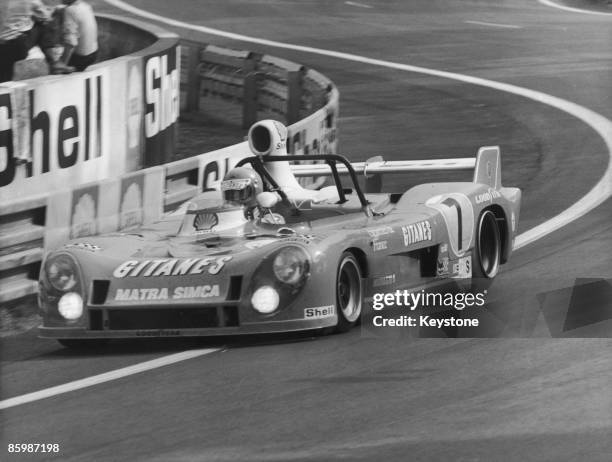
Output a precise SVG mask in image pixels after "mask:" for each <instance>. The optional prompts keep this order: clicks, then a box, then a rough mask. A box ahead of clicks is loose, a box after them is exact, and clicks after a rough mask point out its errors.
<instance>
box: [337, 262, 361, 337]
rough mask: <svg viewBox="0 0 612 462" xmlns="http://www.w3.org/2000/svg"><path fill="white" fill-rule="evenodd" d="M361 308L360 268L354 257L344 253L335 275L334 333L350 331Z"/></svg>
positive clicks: (357, 318)
mask: <svg viewBox="0 0 612 462" xmlns="http://www.w3.org/2000/svg"><path fill="white" fill-rule="evenodd" d="M362 306H363V282H362V277H361V268H360V267H359V262H358V261H357V259H356V258H355V256H354V255H353V254H352V253H350V252H344V253H343V254H342V256H341V257H340V263H339V264H338V271H337V273H336V307H337V310H338V324H337V325H336V332H346V331H348V330H350V329H351V328H352V327H353V326H354V325H355V324H356V323H357V321H358V320H359V317H360V316H361V309H362Z"/></svg>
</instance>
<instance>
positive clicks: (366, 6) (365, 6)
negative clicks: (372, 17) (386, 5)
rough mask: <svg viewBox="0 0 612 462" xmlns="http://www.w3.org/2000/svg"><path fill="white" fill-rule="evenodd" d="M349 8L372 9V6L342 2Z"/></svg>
mask: <svg viewBox="0 0 612 462" xmlns="http://www.w3.org/2000/svg"><path fill="white" fill-rule="evenodd" d="M344 3H345V4H346V5H349V6H356V7H357V8H374V7H373V6H370V5H366V4H365V3H357V2H344Z"/></svg>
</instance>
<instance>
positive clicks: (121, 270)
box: [113, 255, 232, 279]
mask: <svg viewBox="0 0 612 462" xmlns="http://www.w3.org/2000/svg"><path fill="white" fill-rule="evenodd" d="M231 259H232V257H231V256H229V255H228V256H223V257H204V258H155V259H151V260H127V261H124V262H123V263H121V264H120V265H119V266H118V267H117V268H115V271H113V277H115V278H118V279H121V278H125V277H128V276H129V277H136V276H141V277H150V276H153V277H156V276H184V275H186V274H202V273H204V272H207V273H208V274H218V273H219V272H220V271H221V270H222V269H223V267H224V266H225V264H226V263H227V262H228V261H230V260H231Z"/></svg>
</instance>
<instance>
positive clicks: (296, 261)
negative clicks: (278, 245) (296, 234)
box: [272, 246, 309, 284]
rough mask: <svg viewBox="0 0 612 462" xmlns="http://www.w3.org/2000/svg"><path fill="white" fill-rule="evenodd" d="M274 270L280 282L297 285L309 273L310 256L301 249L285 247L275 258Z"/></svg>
mask: <svg viewBox="0 0 612 462" xmlns="http://www.w3.org/2000/svg"><path fill="white" fill-rule="evenodd" d="M272 269H273V270H274V275H275V276H276V279H278V280H279V281H281V282H284V283H285V284H297V283H298V282H300V281H301V280H302V278H303V277H304V276H305V275H306V274H307V273H308V269H309V263H308V255H307V254H306V252H304V250H302V248H301V247H296V246H291V247H285V248H284V249H282V250H281V251H280V252H279V253H278V254H277V255H276V257H275V258H274V263H273V264H272Z"/></svg>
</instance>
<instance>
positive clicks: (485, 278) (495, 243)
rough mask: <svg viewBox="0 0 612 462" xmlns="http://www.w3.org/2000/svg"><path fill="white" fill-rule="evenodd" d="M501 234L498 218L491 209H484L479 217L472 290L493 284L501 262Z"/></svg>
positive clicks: (473, 262)
mask: <svg viewBox="0 0 612 462" xmlns="http://www.w3.org/2000/svg"><path fill="white" fill-rule="evenodd" d="M501 253H502V249H501V235H500V233H499V227H498V226H497V219H496V218H495V214H494V213H493V212H492V211H491V210H484V211H483V212H482V213H481V214H480V217H479V218H478V225H477V228H476V242H475V244H474V254H473V255H474V258H473V261H472V290H473V291H480V290H483V289H486V288H487V287H489V286H490V285H491V283H492V282H493V279H494V278H495V276H497V273H498V272H499V266H500V264H501Z"/></svg>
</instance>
